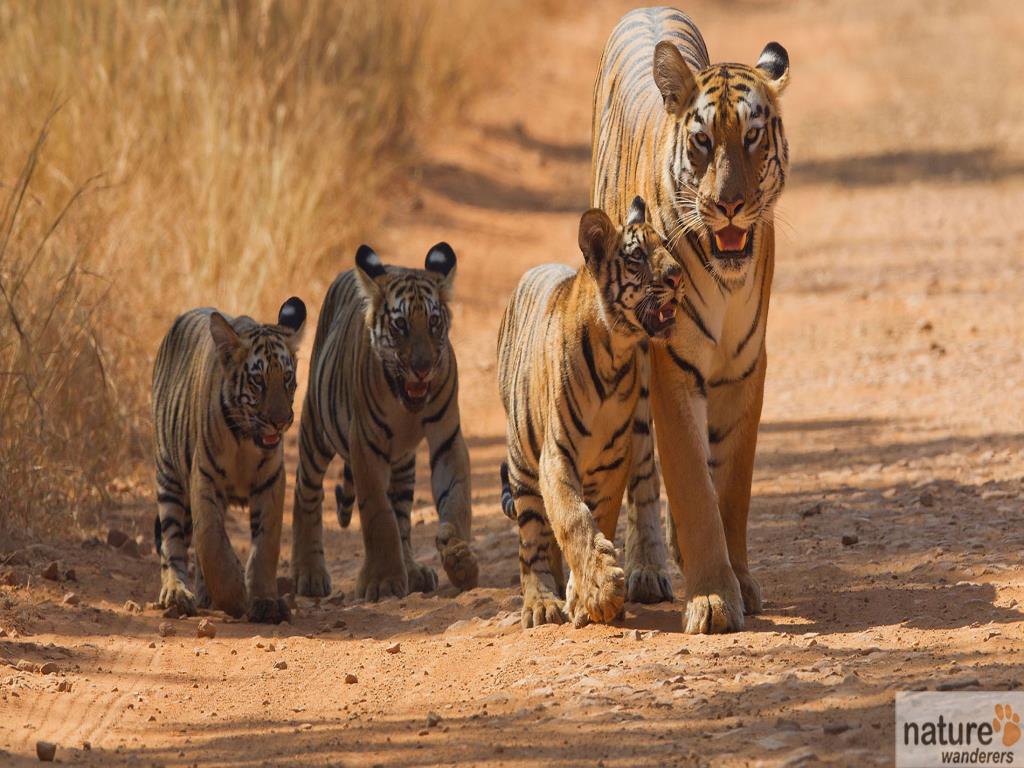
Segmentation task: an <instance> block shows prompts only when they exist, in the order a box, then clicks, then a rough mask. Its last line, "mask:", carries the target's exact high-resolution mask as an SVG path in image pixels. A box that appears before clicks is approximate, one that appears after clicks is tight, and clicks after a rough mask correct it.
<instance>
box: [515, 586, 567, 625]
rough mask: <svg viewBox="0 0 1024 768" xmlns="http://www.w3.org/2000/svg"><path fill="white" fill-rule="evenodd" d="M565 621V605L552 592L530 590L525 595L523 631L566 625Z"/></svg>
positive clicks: (522, 620)
mask: <svg viewBox="0 0 1024 768" xmlns="http://www.w3.org/2000/svg"><path fill="white" fill-rule="evenodd" d="M565 619H566V615H565V603H563V602H562V601H561V600H559V599H558V598H557V597H556V596H555V595H553V594H552V593H551V592H548V591H546V590H545V591H540V590H528V591H527V593H526V594H525V595H523V613H522V616H521V618H520V622H521V623H522V625H523V629H529V628H530V627H539V626H541V625H542V624H564V623H565Z"/></svg>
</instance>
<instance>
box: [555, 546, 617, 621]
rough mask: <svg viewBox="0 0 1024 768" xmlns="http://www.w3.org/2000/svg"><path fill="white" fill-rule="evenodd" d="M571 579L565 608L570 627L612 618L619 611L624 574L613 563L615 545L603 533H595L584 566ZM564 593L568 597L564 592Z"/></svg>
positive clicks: (614, 559) (614, 562)
mask: <svg viewBox="0 0 1024 768" xmlns="http://www.w3.org/2000/svg"><path fill="white" fill-rule="evenodd" d="M575 575H576V574H575V572H574V573H573V576H574V577H575ZM572 581H573V587H572V596H571V598H569V599H568V600H567V611H568V614H569V618H570V619H571V620H572V623H573V625H574V626H576V627H582V626H584V625H585V624H586V623H587V621H588V620H590V621H613V620H614V619H615V617H617V616H618V615H619V614H620V613H622V606H623V603H624V602H625V600H626V574H625V573H624V572H623V571H622V569H621V568H619V566H618V563H617V562H616V558H615V545H614V544H612V543H611V542H610V541H608V539H606V538H605V537H604V535H603V534H600V533H598V534H597V537H596V538H595V539H594V544H593V551H592V552H591V554H590V558H589V560H588V562H587V564H586V567H585V568H584V569H583V572H582V574H580V577H579V578H578V579H577V578H572ZM566 595H567V597H568V591H567V592H566Z"/></svg>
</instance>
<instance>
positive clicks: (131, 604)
mask: <svg viewBox="0 0 1024 768" xmlns="http://www.w3.org/2000/svg"><path fill="white" fill-rule="evenodd" d="M124 609H125V611H126V612H128V613H142V606H141V605H139V604H138V603H136V602H135V601H134V600H126V601H125V603H124Z"/></svg>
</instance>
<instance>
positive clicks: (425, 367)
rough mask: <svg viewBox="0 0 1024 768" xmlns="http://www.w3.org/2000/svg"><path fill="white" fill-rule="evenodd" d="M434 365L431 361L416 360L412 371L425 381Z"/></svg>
mask: <svg viewBox="0 0 1024 768" xmlns="http://www.w3.org/2000/svg"><path fill="white" fill-rule="evenodd" d="M433 367H434V366H433V365H431V364H430V363H429V362H423V361H421V362H416V363H413V364H412V372H413V373H414V374H415V376H416V378H417V379H419V380H420V381H423V380H424V379H425V378H427V376H429V375H430V371H431V369H432V368H433Z"/></svg>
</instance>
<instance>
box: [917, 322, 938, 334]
mask: <svg viewBox="0 0 1024 768" xmlns="http://www.w3.org/2000/svg"><path fill="white" fill-rule="evenodd" d="M934 327H935V326H934V325H932V321H931V320H922V321H921V322H920V323H918V324H917V330H918V331H919V332H920V333H928V332H929V331H931V330H932V329H933V328H934Z"/></svg>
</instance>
